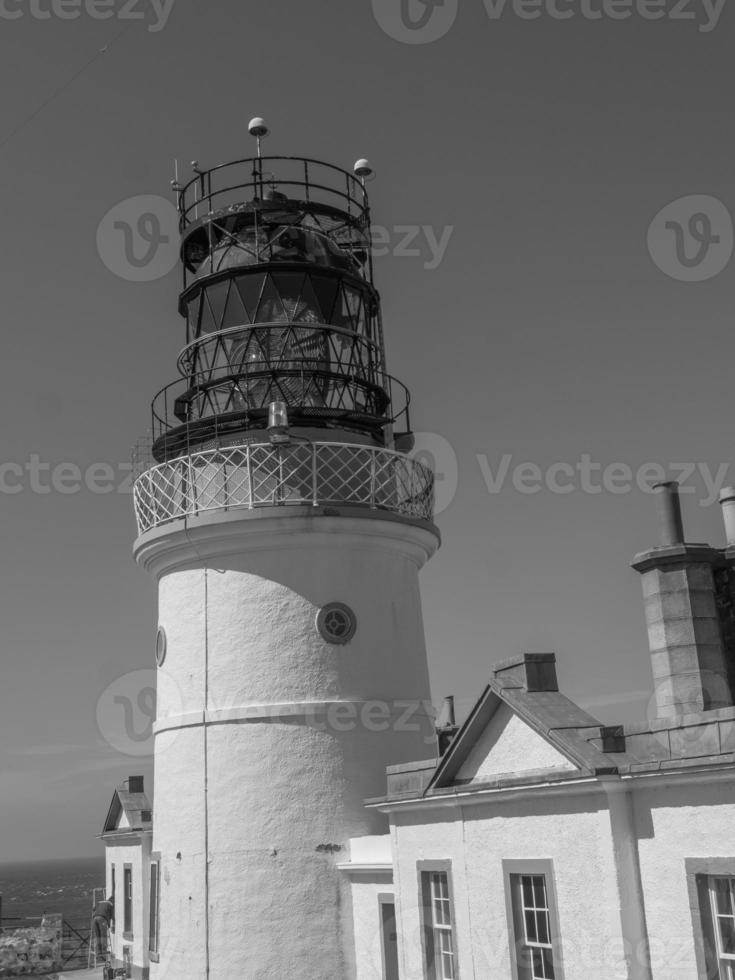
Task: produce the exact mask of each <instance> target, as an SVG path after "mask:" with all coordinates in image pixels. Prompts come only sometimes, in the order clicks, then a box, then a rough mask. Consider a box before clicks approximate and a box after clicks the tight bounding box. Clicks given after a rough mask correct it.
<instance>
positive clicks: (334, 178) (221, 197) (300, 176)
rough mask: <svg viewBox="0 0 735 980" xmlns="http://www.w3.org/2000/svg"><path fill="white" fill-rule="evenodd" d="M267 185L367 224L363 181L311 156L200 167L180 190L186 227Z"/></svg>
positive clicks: (259, 194) (258, 192)
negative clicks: (205, 168)
mask: <svg viewBox="0 0 735 980" xmlns="http://www.w3.org/2000/svg"><path fill="white" fill-rule="evenodd" d="M267 190H272V191H280V192H281V193H283V192H284V191H285V192H286V193H285V196H286V197H287V198H289V199H296V200H301V201H303V202H305V203H307V204H314V205H318V204H319V203H321V204H324V205H326V206H328V207H331V208H333V209H334V210H336V211H340V212H342V213H343V214H344V215H346V216H347V218H348V219H349V220H351V221H352V222H354V224H355V225H362V226H364V227H367V226H368V224H369V213H370V212H369V205H368V198H367V193H366V191H365V188H364V186H363V185H362V182H361V181H360V180H359V179H358V178H357V177H356V176H355V175H354V174H351V173H349V172H348V171H347V170H343V169H342V168H341V167H336V166H334V164H331V163H324V162H323V161H321V160H311V159H309V158H307V157H283V156H271V157H262V158H258V157H249V158H246V159H244V160H233V161H232V162H230V163H223V164H220V165H219V166H217V167H212V168H211V169H210V170H199V171H197V173H196V176H194V177H193V178H192V179H191V180H190V181H189V182H188V183H187V184H185V185H184V186H183V187H181V188H180V189H179V195H178V205H179V214H180V216H181V230H182V232H184V231H186V229H187V228H188V227H190V226H191V225H192V224H195V223H196V222H197V221H199V220H200V219H201V218H203V217H206V216H208V215H210V214H212V213H213V212H214V211H215V210H216V209H220V210H221V209H222V208H225V207H227V206H228V205H232V204H235V203H237V202H240V201H243V200H245V199H246V198H243V194H245V195H248V194H249V195H252V196H253V197H254V198H258V199H262V198H263V196H264V194H265V192H266V191H267Z"/></svg>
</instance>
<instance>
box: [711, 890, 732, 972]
mask: <svg viewBox="0 0 735 980" xmlns="http://www.w3.org/2000/svg"><path fill="white" fill-rule="evenodd" d="M709 897H710V909H711V913H712V923H713V925H714V934H715V944H716V947H717V964H718V966H719V970H720V972H719V977H720V980H735V878H731V877H727V878H726V877H711V878H710V879H709Z"/></svg>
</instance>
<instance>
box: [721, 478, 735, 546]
mask: <svg viewBox="0 0 735 980" xmlns="http://www.w3.org/2000/svg"><path fill="white" fill-rule="evenodd" d="M720 505H721V506H722V518H723V520H724V522H725V535H726V537H727V546H728V548H733V547H735V487H725V489H724V490H722V491H721V492H720Z"/></svg>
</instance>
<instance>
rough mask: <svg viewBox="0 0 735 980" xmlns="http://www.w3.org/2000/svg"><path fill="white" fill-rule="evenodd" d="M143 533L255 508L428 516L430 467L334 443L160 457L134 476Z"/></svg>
mask: <svg viewBox="0 0 735 980" xmlns="http://www.w3.org/2000/svg"><path fill="white" fill-rule="evenodd" d="M134 494H135V515H136V520H137V523H138V531H139V533H140V534H144V533H145V532H146V531H150V530H152V529H153V528H156V527H160V526H161V525H164V524H167V523H169V522H170V521H176V520H181V519H182V518H188V517H195V516H197V515H200V514H206V513H209V512H213V511H230V510H237V509H249V510H252V509H253V508H256V507H285V506H296V505H300V506H304V505H310V506H313V507H322V506H335V505H340V504H341V505H350V506H359V507H367V508H371V509H373V510H383V511H388V512H390V513H393V514H398V515H400V516H403V517H408V518H413V519H418V520H425V521H431V520H432V518H433V512H434V474H433V473H432V472H431V470H429V469H428V468H427V467H426V466H424V465H423V464H422V463H420V462H419V461H418V460H415V459H412V458H411V457H410V456H404V455H403V454H402V453H397V452H393V451H392V450H388V449H376V448H372V447H370V446H361V445H355V444H349V443H337V442H307V441H306V440H304V441H299V442H295V441H294V442H290V443H288V444H285V445H273V444H271V443H249V444H243V445H235V446H224V447H220V448H217V449H210V450H206V451H203V452H195V453H191V454H189V455H186V456H181V457H179V458H177V459H173V460H170V461H168V462H165V463H160V464H159V465H157V466H153V467H151V468H150V469H148V470H146V471H145V472H144V473H142V474H141V475H140V476H139V477H138V479H137V480H136V483H135V488H134Z"/></svg>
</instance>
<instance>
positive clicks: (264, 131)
mask: <svg viewBox="0 0 735 980" xmlns="http://www.w3.org/2000/svg"><path fill="white" fill-rule="evenodd" d="M248 132H249V133H250V135H251V136H258V137H262V136H267V135H268V127H267V126H266V124H265V119H261V118H260V116H256V117H255V119H251V120H250V123H249V124H248Z"/></svg>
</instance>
